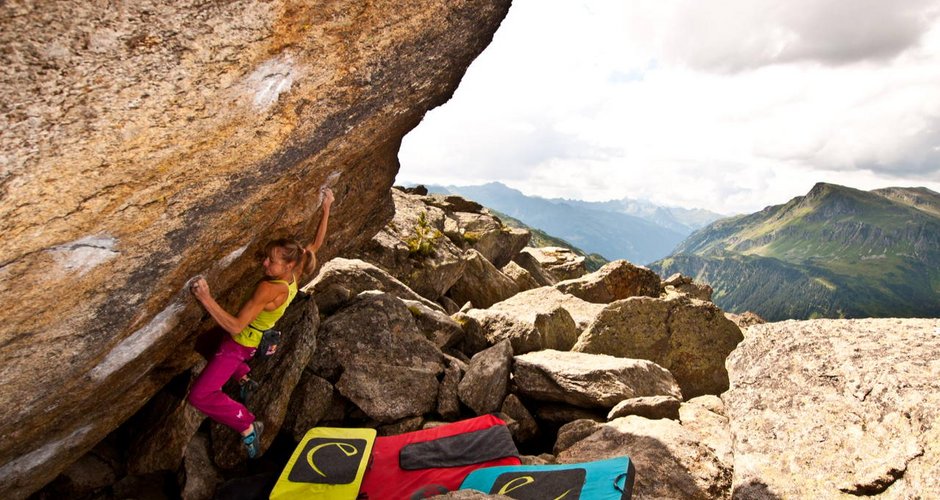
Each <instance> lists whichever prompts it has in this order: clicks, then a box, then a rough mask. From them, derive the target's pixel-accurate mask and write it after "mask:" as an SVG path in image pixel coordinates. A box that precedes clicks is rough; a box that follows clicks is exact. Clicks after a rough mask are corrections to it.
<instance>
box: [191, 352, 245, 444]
mask: <svg viewBox="0 0 940 500" xmlns="http://www.w3.org/2000/svg"><path fill="white" fill-rule="evenodd" d="M254 354H255V348H254V347H245V346H243V345H241V344H239V343H238V342H235V341H234V340H232V338H231V337H230V336H227V335H226V337H225V338H224V339H222V345H220V346H219V350H218V351H216V353H215V356H213V357H212V359H210V360H209V364H207V365H206V367H205V368H204V369H203V370H202V373H200V374H199V377H198V378H197V379H196V381H195V382H193V386H192V387H191V388H190V389H189V397H188V399H189V404H191V405H193V406H194V407H195V408H196V409H197V410H199V411H201V412H203V413H205V414H206V415H207V416H208V417H209V418H211V419H212V420H215V421H216V422H219V423H220V424H223V425H226V426H228V427H230V428H232V429H234V430H235V431H236V432H239V433H241V432H244V431H245V430H247V429H248V427H249V426H250V425H251V424H252V422H254V421H255V416H254V415H252V413H251V412H250V411H248V408H245V405H243V404H241V403H239V402H237V401H235V400H234V399H232V398H230V397H228V395H227V394H225V393H224V392H222V386H223V385H225V382H227V381H228V380H229V379H233V380H239V379H241V378H242V377H244V376H245V375H247V374H248V372H249V371H250V370H251V368H249V367H248V365H247V364H246V361H248V360H249V359H251V357H252V356H254Z"/></svg>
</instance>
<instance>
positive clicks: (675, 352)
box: [572, 295, 743, 398]
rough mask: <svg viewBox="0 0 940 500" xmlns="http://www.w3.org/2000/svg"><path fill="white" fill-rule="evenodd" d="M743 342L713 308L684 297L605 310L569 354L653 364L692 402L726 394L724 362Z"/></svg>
mask: <svg viewBox="0 0 940 500" xmlns="http://www.w3.org/2000/svg"><path fill="white" fill-rule="evenodd" d="M742 338H743V336H742V334H741V330H740V329H739V328H738V327H737V325H735V324H734V323H732V322H731V321H730V320H728V319H727V318H725V316H724V314H722V312H721V310H720V309H718V307H716V306H715V305H714V304H712V303H711V302H703V301H700V300H695V299H690V298H688V297H687V296H685V295H676V296H672V297H669V298H666V299H659V298H650V297H632V298H629V299H624V300H618V301H616V302H613V303H611V304H610V305H608V306H607V307H606V308H605V309H604V310H603V311H602V312H601V313H600V314H598V316H597V318H596V319H595V320H594V322H593V323H592V324H591V325H590V326H589V327H588V328H587V330H585V331H584V333H582V334H581V337H580V338H579V339H578V342H577V344H575V346H574V347H573V348H572V350H573V351H578V352H588V353H598V354H608V355H611V356H618V357H623V358H638V359H648V360H650V361H654V362H655V363H657V364H659V365H661V366H663V367H664V368H666V369H668V370H670V371H671V372H672V374H673V375H674V376H675V377H676V380H677V381H678V382H679V386H680V387H682V393H683V394H685V395H686V396H687V397H690V398H691V397H695V396H701V395H703V394H720V393H722V392H723V391H725V390H726V389H727V388H728V372H727V370H726V369H725V359H726V358H727V357H728V354H729V353H731V351H732V350H733V349H734V348H735V346H736V345H738V342H740V341H741V339H742Z"/></svg>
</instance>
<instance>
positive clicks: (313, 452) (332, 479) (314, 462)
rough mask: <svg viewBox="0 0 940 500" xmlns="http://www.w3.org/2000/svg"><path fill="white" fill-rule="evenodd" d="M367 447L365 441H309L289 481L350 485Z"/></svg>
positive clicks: (323, 439) (318, 439)
mask: <svg viewBox="0 0 940 500" xmlns="http://www.w3.org/2000/svg"><path fill="white" fill-rule="evenodd" d="M365 448H366V440H365V439H337V438H313V439H311V440H310V441H307V444H306V446H304V450H303V452H302V453H301V454H300V457H299V458H298V460H297V462H295V463H294V468H293V469H291V471H290V475H289V476H288V477H287V479H288V480H289V481H291V482H294V483H316V484H348V483H351V482H353V481H354V480H355V479H356V473H357V472H358V471H359V464H360V462H362V459H363V457H364V454H363V450H365Z"/></svg>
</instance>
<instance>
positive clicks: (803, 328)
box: [724, 319, 940, 498]
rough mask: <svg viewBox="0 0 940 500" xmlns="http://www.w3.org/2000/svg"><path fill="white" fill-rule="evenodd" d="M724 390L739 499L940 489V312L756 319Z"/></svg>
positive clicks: (895, 494) (924, 493)
mask: <svg viewBox="0 0 940 500" xmlns="http://www.w3.org/2000/svg"><path fill="white" fill-rule="evenodd" d="M748 330H749V334H748V337H747V338H746V339H745V340H744V342H742V343H741V345H740V346H739V347H738V348H737V349H736V350H735V351H734V353H732V355H731V357H730V358H728V371H729V374H730V376H731V389H730V390H729V391H728V393H727V394H725V396H724V399H725V403H726V405H727V411H728V413H729V414H728V417H729V418H730V420H731V430H732V435H733V436H734V445H733V453H734V490H735V494H736V495H737V496H740V497H741V498H838V497H845V498H850V497H853V496H858V495H874V494H880V495H879V496H883V497H885V498H931V497H935V496H936V495H937V493H938V492H940V476H938V475H937V471H938V470H940V421H938V420H937V415H938V414H940V361H938V360H940V320H936V319H931V320H916V319H903V320H902V319H867V320H815V321H802V322H795V321H785V322H781V323H770V324H764V325H754V326H751V327H750V328H749V329H748Z"/></svg>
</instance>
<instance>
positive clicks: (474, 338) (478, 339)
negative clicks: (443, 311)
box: [451, 309, 490, 362]
mask: <svg viewBox="0 0 940 500" xmlns="http://www.w3.org/2000/svg"><path fill="white" fill-rule="evenodd" d="M471 310H472V309H468V310H467V311H468V312H469V311H471ZM451 317H452V318H454V321H456V322H457V323H458V324H459V325H460V328H461V329H462V330H463V342H461V343H460V345H459V346H458V347H459V349H460V352H461V353H462V354H463V355H465V356H470V357H472V356H473V355H474V354H476V353H478V352H480V351H482V350H483V349H486V348H487V347H489V346H490V343H489V341H488V340H487V338H486V333H485V332H484V331H483V325H481V324H480V322H479V321H477V319H476V318H474V317H473V316H469V315H467V314H466V313H464V312H459V313H457V314H454V315H453V316H451ZM469 361H470V360H469V359H468V360H467V362H469Z"/></svg>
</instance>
